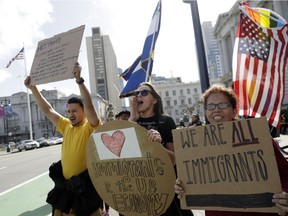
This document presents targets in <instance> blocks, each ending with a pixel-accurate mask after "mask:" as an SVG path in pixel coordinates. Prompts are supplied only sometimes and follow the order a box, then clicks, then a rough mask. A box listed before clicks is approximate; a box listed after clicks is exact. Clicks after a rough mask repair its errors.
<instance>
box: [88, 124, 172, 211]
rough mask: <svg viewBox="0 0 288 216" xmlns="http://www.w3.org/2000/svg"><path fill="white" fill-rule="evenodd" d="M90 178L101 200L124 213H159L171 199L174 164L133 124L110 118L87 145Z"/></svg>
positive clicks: (161, 149)
mask: <svg viewBox="0 0 288 216" xmlns="http://www.w3.org/2000/svg"><path fill="white" fill-rule="evenodd" d="M87 167H88V172H89V175H90V178H91V180H92V182H93V185H94V187H95V188H96V190H97V192H98V193H99V195H100V196H101V197H102V199H103V200H104V201H105V202H106V203H107V204H108V205H109V206H111V207H112V208H113V209H115V210H116V211H117V212H119V213H121V214H123V215H125V216H126V215H127V216H129V215H130V216H136V215H141V216H145V215H147V216H148V215H149V216H152V215H161V214H162V213H164V212H165V211H166V210H167V208H168V207H169V206H170V204H171V202H172V200H173V198H174V195H175V193H174V184H175V180H176V175H175V170H174V166H173V164H172V162H171V159H170V157H169V155H168V153H167V151H166V150H165V148H164V147H163V146H162V145H161V144H160V143H158V142H150V141H148V138H147V130H146V129H145V128H143V127H141V126H140V125H138V124H137V123H134V122H129V121H120V120H114V121H110V122H108V123H106V124H104V125H102V126H100V127H99V128H98V129H97V130H96V131H95V132H94V133H93V134H92V135H91V137H90V139H89V142H88V144H87Z"/></svg>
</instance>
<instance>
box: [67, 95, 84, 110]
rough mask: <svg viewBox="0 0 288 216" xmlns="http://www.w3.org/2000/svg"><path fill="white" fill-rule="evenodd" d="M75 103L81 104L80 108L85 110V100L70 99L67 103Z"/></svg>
mask: <svg viewBox="0 0 288 216" xmlns="http://www.w3.org/2000/svg"><path fill="white" fill-rule="evenodd" d="M73 103H76V104H79V105H80V107H82V108H83V109H84V104H83V100H82V99H81V98H78V97H72V98H69V100H68V101H67V104H73Z"/></svg>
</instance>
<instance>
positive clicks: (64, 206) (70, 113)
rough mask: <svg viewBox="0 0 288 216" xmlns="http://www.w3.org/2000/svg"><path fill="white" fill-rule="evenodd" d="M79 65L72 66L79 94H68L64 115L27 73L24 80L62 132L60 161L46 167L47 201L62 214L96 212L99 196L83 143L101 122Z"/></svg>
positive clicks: (99, 200)
mask: <svg viewBox="0 0 288 216" xmlns="http://www.w3.org/2000/svg"><path fill="white" fill-rule="evenodd" d="M81 69H82V68H81V66H80V65H79V64H78V63H75V65H74V68H73V70H72V74H73V75H74V78H75V81H76V83H77V84H78V86H79V90H80V93H81V97H82V99H81V98H75V97H73V98H70V99H69V100H68V102H67V111H66V112H67V117H64V116H62V115H60V114H59V113H58V112H57V111H56V110H54V109H53V107H52V106H51V104H49V102H48V101H47V100H46V99H45V98H44V97H43V95H42V94H41V93H40V92H39V90H38V88H37V87H36V86H35V85H31V78H30V76H28V77H27V78H26V79H25V82H24V84H25V85H26V87H27V88H29V89H30V90H31V91H32V93H33V95H34V98H35V101H36V103H37V105H38V107H39V108H40V110H41V111H42V112H43V113H44V114H45V115H46V117H47V118H48V119H49V120H50V121H51V122H52V123H53V124H54V126H55V127H56V129H57V131H59V132H60V133H62V134H63V143H62V149H61V161H59V162H57V163H54V164H52V165H51V166H50V168H49V171H50V173H49V176H50V177H51V178H52V180H53V181H54V183H55V186H54V188H53V189H52V190H51V191H50V192H49V194H48V197H47V200H46V201H47V202H48V203H50V204H51V205H52V207H53V212H52V215H53V216H60V215H64V214H69V215H70V214H72V215H82V216H89V215H91V216H95V215H99V208H100V206H101V204H102V200H101V198H100V196H99V195H98V193H97V191H96V190H95V188H94V186H93V184H92V182H91V179H90V177H89V174H88V170H87V164H86V145H87V142H88V139H89V137H90V135H91V134H92V132H93V131H94V130H95V129H96V128H97V127H98V125H99V124H101V121H100V120H99V116H98V115H97V112H96V110H95V109H94V106H93V104H92V100H91V97H90V94H89V91H88V89H87V88H86V86H85V85H84V79H83V78H82V77H81Z"/></svg>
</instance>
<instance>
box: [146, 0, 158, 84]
mask: <svg viewBox="0 0 288 216" xmlns="http://www.w3.org/2000/svg"><path fill="white" fill-rule="evenodd" d="M159 1H160V4H162V2H161V0H159ZM161 7H162V6H161ZM157 13H158V16H159V12H158V10H157ZM158 25H159V19H157V23H156V25H155V29H154V33H153V37H152V43H151V46H150V55H149V61H148V65H147V73H146V78H145V82H148V77H149V71H150V67H151V58H154V53H151V51H152V52H154V51H153V45H154V40H155V34H156V33H159V32H156V31H157V29H158ZM151 56H152V57H151Z"/></svg>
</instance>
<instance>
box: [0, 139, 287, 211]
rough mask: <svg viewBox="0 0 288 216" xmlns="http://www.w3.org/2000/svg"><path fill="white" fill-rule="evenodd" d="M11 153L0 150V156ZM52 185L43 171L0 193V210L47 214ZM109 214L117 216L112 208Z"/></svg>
mask: <svg viewBox="0 0 288 216" xmlns="http://www.w3.org/2000/svg"><path fill="white" fill-rule="evenodd" d="M276 140H277V141H278V142H279V145H280V146H285V145H288V135H281V136H280V137H278V138H276ZM6 154H11V153H7V152H0V156H2V155H6ZM52 187H53V182H52V181H51V180H50V178H49V176H48V172H46V173H43V174H41V175H39V176H37V177H35V178H33V179H31V180H29V181H27V182H24V183H23V184H21V185H18V186H15V187H13V188H11V189H9V190H7V191H4V192H2V193H0V212H1V215H7V216H47V215H51V213H50V212H51V207H50V205H48V204H47V203H46V201H45V200H46V196H47V193H48V191H49V190H50V189H51V188H52ZM193 212H194V215H195V216H203V215H204V211H194V210H193ZM110 215H111V216H118V213H117V212H116V211H114V210H113V209H111V210H110Z"/></svg>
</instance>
